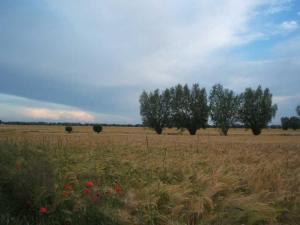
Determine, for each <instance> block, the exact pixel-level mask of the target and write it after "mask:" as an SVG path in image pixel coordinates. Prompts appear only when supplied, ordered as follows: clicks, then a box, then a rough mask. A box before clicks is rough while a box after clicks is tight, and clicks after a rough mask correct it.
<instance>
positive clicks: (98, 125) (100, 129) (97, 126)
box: [93, 124, 103, 134]
mask: <svg viewBox="0 0 300 225" xmlns="http://www.w3.org/2000/svg"><path fill="white" fill-rule="evenodd" d="M102 129H103V128H102V126H101V125H100V124H96V125H94V126H93V131H95V132H96V133H98V134H99V133H100V132H101V131H102Z"/></svg>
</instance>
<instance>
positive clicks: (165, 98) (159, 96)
mask: <svg viewBox="0 0 300 225" xmlns="http://www.w3.org/2000/svg"><path fill="white" fill-rule="evenodd" d="M170 100H171V96H170V91H169V89H166V90H164V91H163V92H162V93H160V92H159V90H158V89H156V90H155V91H154V92H149V93H147V92H145V91H144V92H143V93H142V95H141V96H140V114H141V116H142V121H143V124H144V125H145V126H148V127H151V128H153V129H154V130H155V131H156V133H158V134H161V133H162V130H163V128H164V127H167V126H168V124H169V122H170Z"/></svg>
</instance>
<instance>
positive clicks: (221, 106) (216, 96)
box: [209, 84, 239, 135]
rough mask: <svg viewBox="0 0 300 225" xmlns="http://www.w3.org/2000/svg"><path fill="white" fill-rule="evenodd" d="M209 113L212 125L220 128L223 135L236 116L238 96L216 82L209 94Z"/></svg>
mask: <svg viewBox="0 0 300 225" xmlns="http://www.w3.org/2000/svg"><path fill="white" fill-rule="evenodd" d="M209 102H210V115H211V119H212V121H213V122H214V125H215V126H216V127H218V128H219V129H220V131H221V132H222V134H223V135H227V132H228V129H229V127H230V126H232V125H233V123H234V122H235V121H236V120H237V118H238V115H237V114H238V113H237V112H238V106H239V96H236V95H235V94H234V93H233V91H231V90H228V89H224V88H223V86H222V85H220V84H216V85H214V86H213V87H212V90H211V92H210V96H209Z"/></svg>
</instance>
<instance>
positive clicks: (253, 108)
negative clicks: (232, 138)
mask: <svg viewBox="0 0 300 225" xmlns="http://www.w3.org/2000/svg"><path fill="white" fill-rule="evenodd" d="M276 111H277V105H276V104H275V105H273V104H272V94H271V93H270V90H269V89H268V88H266V89H265V90H262V88H261V86H259V87H258V88H257V89H256V90H252V89H251V88H247V89H246V90H245V92H244V93H242V94H241V107H240V111H239V117H240V120H241V122H243V123H244V125H245V127H246V128H251V130H252V133H253V134H254V135H259V134H260V133H261V130H262V129H263V128H265V127H267V125H268V123H269V122H270V121H271V119H272V117H274V116H275V114H276Z"/></svg>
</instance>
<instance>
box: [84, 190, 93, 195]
mask: <svg viewBox="0 0 300 225" xmlns="http://www.w3.org/2000/svg"><path fill="white" fill-rule="evenodd" d="M91 192H92V191H91V190H90V189H84V190H83V193H84V194H90V193H91Z"/></svg>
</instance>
